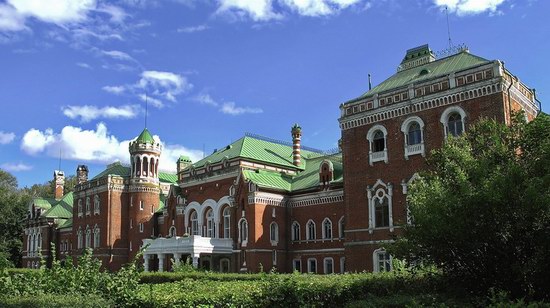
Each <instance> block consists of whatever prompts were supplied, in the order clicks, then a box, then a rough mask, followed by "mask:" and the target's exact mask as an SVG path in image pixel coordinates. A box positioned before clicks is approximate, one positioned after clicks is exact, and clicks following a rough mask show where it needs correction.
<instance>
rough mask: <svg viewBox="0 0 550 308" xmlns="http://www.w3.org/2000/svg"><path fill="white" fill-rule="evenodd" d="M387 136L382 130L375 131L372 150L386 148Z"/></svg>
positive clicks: (380, 150) (379, 150)
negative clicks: (385, 136)
mask: <svg viewBox="0 0 550 308" xmlns="http://www.w3.org/2000/svg"><path fill="white" fill-rule="evenodd" d="M385 143H386V141H385V138H384V133H382V131H379V130H378V131H376V132H375V133H374V138H373V140H372V151H373V152H382V151H384V148H385Z"/></svg>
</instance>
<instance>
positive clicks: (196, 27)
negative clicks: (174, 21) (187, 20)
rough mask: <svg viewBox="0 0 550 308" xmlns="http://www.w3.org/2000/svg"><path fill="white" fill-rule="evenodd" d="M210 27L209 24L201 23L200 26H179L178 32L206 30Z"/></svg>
mask: <svg viewBox="0 0 550 308" xmlns="http://www.w3.org/2000/svg"><path fill="white" fill-rule="evenodd" d="M209 28H210V27H208V26H207V25H199V26H193V27H183V28H179V29H178V32H180V33H181V32H183V33H195V32H201V31H204V30H208V29H209Z"/></svg>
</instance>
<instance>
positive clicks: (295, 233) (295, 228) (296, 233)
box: [292, 221, 300, 241]
mask: <svg viewBox="0 0 550 308" xmlns="http://www.w3.org/2000/svg"><path fill="white" fill-rule="evenodd" d="M292 240H293V241H299V240H300V224H299V223H298V222H297V221H295V222H293V223H292Z"/></svg>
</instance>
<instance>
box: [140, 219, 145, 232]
mask: <svg viewBox="0 0 550 308" xmlns="http://www.w3.org/2000/svg"><path fill="white" fill-rule="evenodd" d="M144 229H145V226H144V225H143V223H142V222H140V223H139V233H143V230H144Z"/></svg>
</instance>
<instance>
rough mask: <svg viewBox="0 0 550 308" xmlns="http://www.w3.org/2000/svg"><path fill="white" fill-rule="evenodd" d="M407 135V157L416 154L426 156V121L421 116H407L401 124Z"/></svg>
mask: <svg viewBox="0 0 550 308" xmlns="http://www.w3.org/2000/svg"><path fill="white" fill-rule="evenodd" d="M401 131H402V132H403V134H404V136H405V158H406V159H409V156H411V155H415V154H421V155H422V156H424V121H422V119H421V118H420V117H417V116H412V117H409V118H407V119H406V120H405V121H404V122H403V124H402V125H401Z"/></svg>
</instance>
